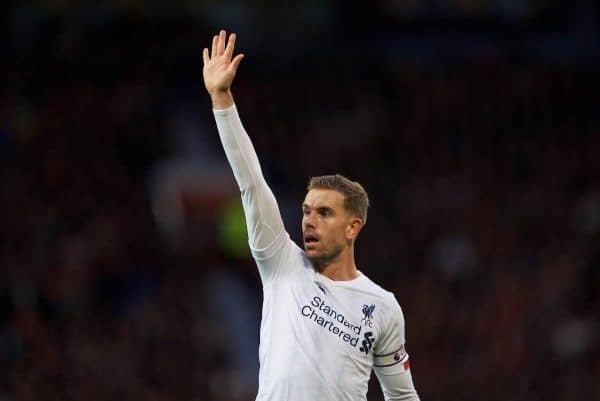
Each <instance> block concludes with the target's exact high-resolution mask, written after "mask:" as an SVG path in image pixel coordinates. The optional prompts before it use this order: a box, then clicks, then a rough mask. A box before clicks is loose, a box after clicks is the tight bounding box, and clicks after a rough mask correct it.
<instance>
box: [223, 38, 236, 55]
mask: <svg viewBox="0 0 600 401" xmlns="http://www.w3.org/2000/svg"><path fill="white" fill-rule="evenodd" d="M233 49H235V33H232V34H231V35H229V41H228V42H227V47H226V48H225V53H224V55H225V56H226V57H227V58H228V59H229V60H231V56H233Z"/></svg>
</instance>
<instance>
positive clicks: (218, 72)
mask: <svg viewBox="0 0 600 401" xmlns="http://www.w3.org/2000/svg"><path fill="white" fill-rule="evenodd" d="M226 39H227V33H226V32H225V31H221V32H220V33H219V35H215V36H213V41H212V49H211V51H210V55H209V54H208V49H206V48H205V49H204V51H203V53H202V59H203V61H204V68H203V69H202V74H203V76H204V85H205V86H206V90H207V91H208V93H210V94H211V95H212V94H214V93H216V92H226V91H228V90H229V89H230V88H231V83H232V82H233V78H234V77H235V73H236V71H237V69H238V66H239V65H240V62H241V61H242V59H243V58H244V55H243V54H238V55H237V56H235V58H233V59H232V57H233V50H234V48H235V33H232V34H231V35H229V40H227V46H225V41H226Z"/></svg>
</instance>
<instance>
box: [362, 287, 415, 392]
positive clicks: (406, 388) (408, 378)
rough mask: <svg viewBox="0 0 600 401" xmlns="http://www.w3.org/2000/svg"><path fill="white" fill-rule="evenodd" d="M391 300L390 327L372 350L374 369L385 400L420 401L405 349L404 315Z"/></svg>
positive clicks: (394, 301)
mask: <svg viewBox="0 0 600 401" xmlns="http://www.w3.org/2000/svg"><path fill="white" fill-rule="evenodd" d="M391 297H392V305H391V313H390V316H389V317H388V318H387V322H388V325H387V327H386V329H385V331H384V332H383V333H382V335H381V338H380V341H378V342H377V344H376V346H375V349H374V350H373V369H374V370H375V374H376V375H377V379H378V380H379V384H380V385H381V390H382V391H383V395H384V396H385V400H386V401H419V396H418V395H417V390H415V385H414V384H413V380H412V375H411V372H410V364H409V362H408V354H407V353H406V348H405V343H406V340H405V336H404V314H403V313H402V309H401V308H400V305H399V304H398V301H396V298H395V297H393V296H391Z"/></svg>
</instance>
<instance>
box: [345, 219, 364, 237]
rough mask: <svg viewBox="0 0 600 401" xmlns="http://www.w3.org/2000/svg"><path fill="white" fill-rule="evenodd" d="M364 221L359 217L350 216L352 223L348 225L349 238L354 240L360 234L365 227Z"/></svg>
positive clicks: (347, 235) (347, 234)
mask: <svg viewBox="0 0 600 401" xmlns="http://www.w3.org/2000/svg"><path fill="white" fill-rule="evenodd" d="M363 226H364V223H363V221H362V219H361V218H359V217H352V218H350V223H349V224H348V226H347V227H346V238H347V239H349V240H354V239H356V237H357V236H358V233H359V232H360V230H361V229H362V228H363Z"/></svg>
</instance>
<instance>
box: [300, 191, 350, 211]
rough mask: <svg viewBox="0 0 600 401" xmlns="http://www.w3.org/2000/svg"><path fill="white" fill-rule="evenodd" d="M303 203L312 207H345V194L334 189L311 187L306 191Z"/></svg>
mask: <svg viewBox="0 0 600 401" xmlns="http://www.w3.org/2000/svg"><path fill="white" fill-rule="evenodd" d="M302 205H303V206H308V207H311V208H318V207H325V206H326V207H330V208H332V209H339V208H343V207H344V195H343V194H341V193H340V192H338V191H334V190H332V189H311V190H310V191H308V192H307V193H306V196H305V197H304V203H303V204H302Z"/></svg>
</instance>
